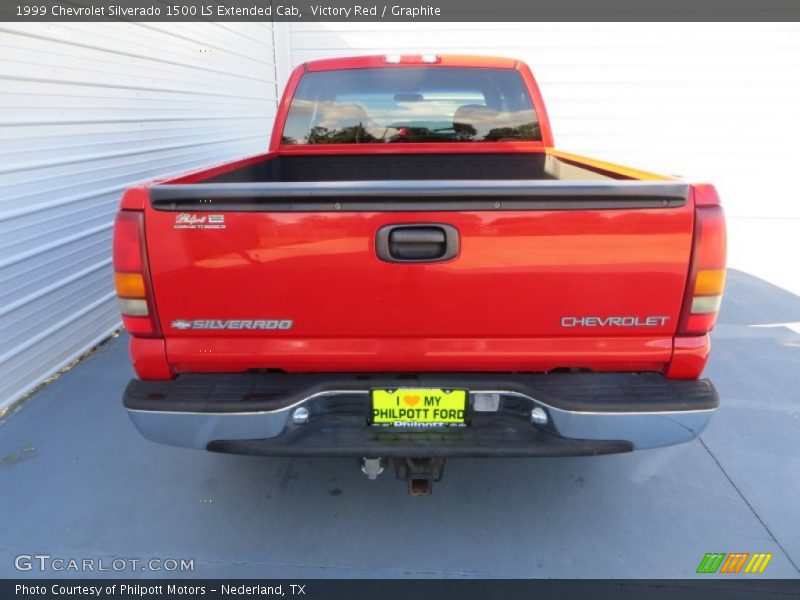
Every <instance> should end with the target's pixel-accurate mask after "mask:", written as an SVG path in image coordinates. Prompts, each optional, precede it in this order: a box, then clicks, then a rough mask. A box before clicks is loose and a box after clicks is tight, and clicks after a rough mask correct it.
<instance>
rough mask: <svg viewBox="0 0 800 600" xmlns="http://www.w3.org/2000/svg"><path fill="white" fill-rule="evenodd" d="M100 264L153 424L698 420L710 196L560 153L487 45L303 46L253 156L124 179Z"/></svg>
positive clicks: (302, 446) (216, 434)
mask: <svg viewBox="0 0 800 600" xmlns="http://www.w3.org/2000/svg"><path fill="white" fill-rule="evenodd" d="M114 268H115V277H116V286H117V292H118V295H119V297H120V303H121V307H122V315H123V321H124V324H125V327H126V329H127V330H128V331H129V332H130V335H131V342H130V343H131V355H132V358H133V363H134V366H135V369H136V372H137V375H138V377H139V378H138V379H134V380H132V381H131V382H130V384H129V385H128V387H127V389H126V391H125V395H124V405H125V407H126V408H127V410H128V413H129V415H130V417H131V419H132V420H133V422H134V424H135V425H136V427H137V428H138V429H139V430H140V431H141V432H142V434H143V435H145V436H146V437H147V438H149V439H151V440H155V441H158V442H163V443H167V444H172V445H177V446H185V447H192V448H204V449H208V450H213V451H218V452H233V453H243V454H257V455H267V456H351V457H358V458H360V459H361V461H362V469H363V470H364V471H365V472H366V473H367V474H368V475H370V477H371V478H374V477H375V476H376V475H377V474H378V473H380V472H381V471H382V470H383V467H384V464H385V461H386V459H387V458H392V459H394V462H395V466H396V468H397V471H398V474H399V475H400V476H401V477H403V478H407V479H409V481H410V482H411V490H412V491H413V492H414V493H427V492H429V491H430V487H431V483H430V482H431V481H433V480H435V479H437V478H438V477H439V476H440V475H441V467H442V462H443V460H444V459H445V458H447V457H522V456H531V457H534V456H580V455H598V454H608V453H616V452H628V451H631V450H634V449H641V448H653V447H658V446H666V445H670V444H676V443H680V442H685V441H688V440H691V439H693V438H695V437H696V436H697V435H698V434H699V433H700V432H701V431H702V430H703V428H704V427H705V426H706V424H707V423H708V421H709V419H710V417H711V414H712V413H713V411H714V410H715V408H716V407H717V404H718V398H717V393H716V391H715V389H714V387H713V386H712V384H711V383H710V382H709V381H707V380H703V379H699V377H700V375H701V372H702V371H703V368H704V366H705V363H706V360H707V358H708V353H709V338H708V332H709V331H710V330H711V329H712V327H713V325H714V321H715V319H716V315H717V312H718V310H719V305H720V299H721V294H722V289H723V285H724V278H725V225H724V219H723V214H722V209H721V207H720V204H719V200H718V197H717V194H716V192H715V190H714V188H713V187H712V186H710V185H708V184H689V183H685V182H683V181H681V180H679V179H676V178H672V177H665V176H659V175H654V174H651V173H646V172H642V171H637V170H634V169H630V168H625V167H620V166H617V165H612V164H609V163H605V162H601V161H596V160H592V159H586V158H582V157H579V156H575V155H571V154H567V153H565V152H561V151H559V150H556V149H554V147H553V138H552V134H551V130H550V124H549V122H548V119H547V115H546V112H545V107H544V104H543V101H542V98H541V95H540V93H539V90H538V88H537V85H536V83H535V81H534V78H533V76H532V74H531V72H530V70H529V69H528V67H527V66H526V65H524V64H522V63H520V62H518V61H515V60H511V59H502V58H482V57H467V56H434V55H423V56H384V57H380V56H377V57H360V58H348V59H332V60H322V61H315V62H309V63H306V64H304V65H302V66H300V67H298V68H297V69H296V70H295V71H294V72H293V74H292V76H291V78H290V79H289V82H288V85H287V87H286V91H285V94H284V96H283V99H282V101H281V104H280V106H279V110H278V113H277V117H276V120H275V125H274V129H273V134H272V139H271V143H270V148H269V152H268V153H266V154H262V155H259V156H253V157H249V158H245V159H242V160H237V161H234V162H230V163H226V164H223V165H220V166H216V167H213V168H208V169H205V170H201V171H196V172H192V173H189V174H185V175H182V176H179V177H175V178H172V179H163V180H159V181H155V182H152V183H149V184H146V185H140V186H136V187H133V188H131V189H129V190H127V191H126V192H125V194H124V196H123V198H122V202H121V209H120V211H119V214H118V217H117V220H116V226H115V233H114Z"/></svg>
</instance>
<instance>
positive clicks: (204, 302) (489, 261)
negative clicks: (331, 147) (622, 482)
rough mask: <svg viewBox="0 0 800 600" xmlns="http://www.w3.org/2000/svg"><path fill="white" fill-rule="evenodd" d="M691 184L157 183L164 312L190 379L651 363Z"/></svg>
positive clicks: (660, 351) (158, 275)
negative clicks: (205, 374)
mask: <svg viewBox="0 0 800 600" xmlns="http://www.w3.org/2000/svg"><path fill="white" fill-rule="evenodd" d="M688 195H689V186H688V185H686V184H683V183H675V182H638V181H613V180H609V181H600V182H597V181H591V182H580V181H575V182H569V181H566V182H565V181H529V180H514V181H507V180H504V181H485V180H481V181H463V180H459V181H419V180H414V181H361V182H359V181H348V182H316V183H303V182H290V183H285V182H280V183H278V182H275V183H212V184H184V185H176V184H164V185H157V186H152V187H151V188H150V202H149V205H148V206H147V207H146V213H145V227H146V240H147V251H148V255H149V265H150V272H151V277H152V284H153V290H154V294H155V297H156V304H157V311H158V318H159V320H160V325H161V330H162V332H163V334H164V336H165V338H166V347H167V353H168V355H169V360H170V362H171V363H173V364H175V365H176V366H177V368H178V369H179V370H180V369H185V370H194V371H198V370H199V371H226V370H232V369H235V370H243V369H281V370H286V371H337V370H351V371H354V370H355V371H358V370H363V371H371V370H395V371H396V370H415V371H420V370H429V371H433V370H442V371H445V370H474V371H492V370H523V371H537V370H548V369H555V368H573V369H575V368H578V369H581V368H587V369H615V370H633V369H646V368H650V369H652V368H659V366H660V365H663V364H664V363H666V362H667V361H669V359H670V356H671V349H672V336H673V335H674V333H675V329H676V326H677V321H678V316H679V312H680V308H681V301H682V297H683V292H684V287H685V283H686V278H687V265H688V264H689V257H690V253H691V245H692V227H693V207H692V206H691V202H690V199H689V197H688Z"/></svg>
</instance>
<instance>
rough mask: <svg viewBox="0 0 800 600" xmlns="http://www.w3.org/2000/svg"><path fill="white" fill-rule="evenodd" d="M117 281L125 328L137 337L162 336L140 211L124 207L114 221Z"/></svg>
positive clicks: (142, 215) (115, 280)
mask: <svg viewBox="0 0 800 600" xmlns="http://www.w3.org/2000/svg"><path fill="white" fill-rule="evenodd" d="M114 285H115V287H116V289H117V297H118V298H119V305H120V310H121V311H122V322H123V324H124V325H125V329H127V330H128V332H129V333H130V334H131V335H133V336H136V337H159V336H160V335H161V331H160V329H159V327H158V319H157V318H156V313H155V303H154V302H153V293H152V286H151V285H150V273H149V271H148V268H147V251H146V250H145V246H144V214H143V213H141V212H139V211H133V210H121V211H119V212H118V213H117V219H116V221H114Z"/></svg>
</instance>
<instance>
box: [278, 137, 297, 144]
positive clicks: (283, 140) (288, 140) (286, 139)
mask: <svg viewBox="0 0 800 600" xmlns="http://www.w3.org/2000/svg"><path fill="white" fill-rule="evenodd" d="M296 143H297V140H296V139H294V138H293V137H291V136H288V135H284V136H283V137H282V138H281V144H296Z"/></svg>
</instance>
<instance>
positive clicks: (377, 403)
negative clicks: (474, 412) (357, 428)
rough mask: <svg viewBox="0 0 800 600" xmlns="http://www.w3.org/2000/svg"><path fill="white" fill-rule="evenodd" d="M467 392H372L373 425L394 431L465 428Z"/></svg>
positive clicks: (405, 389)
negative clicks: (390, 426)
mask: <svg viewBox="0 0 800 600" xmlns="http://www.w3.org/2000/svg"><path fill="white" fill-rule="evenodd" d="M466 417H467V392H466V390H442V389H435V388H400V389H396V390H372V423H373V424H375V425H383V426H389V425H393V426H395V427H447V426H450V427H463V426H464V425H465V423H466Z"/></svg>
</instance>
